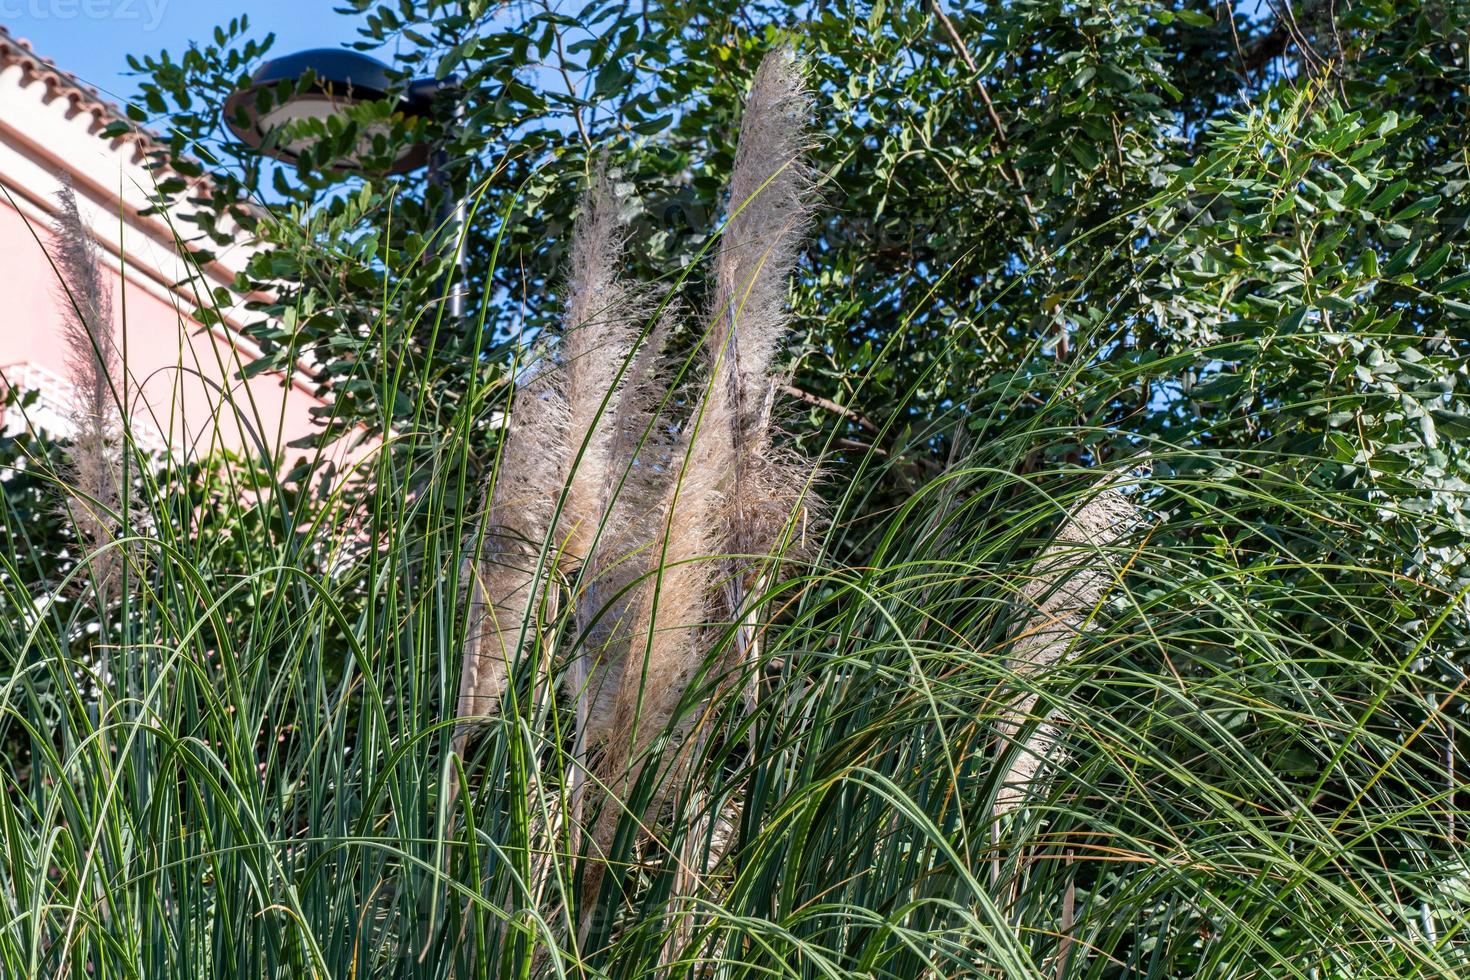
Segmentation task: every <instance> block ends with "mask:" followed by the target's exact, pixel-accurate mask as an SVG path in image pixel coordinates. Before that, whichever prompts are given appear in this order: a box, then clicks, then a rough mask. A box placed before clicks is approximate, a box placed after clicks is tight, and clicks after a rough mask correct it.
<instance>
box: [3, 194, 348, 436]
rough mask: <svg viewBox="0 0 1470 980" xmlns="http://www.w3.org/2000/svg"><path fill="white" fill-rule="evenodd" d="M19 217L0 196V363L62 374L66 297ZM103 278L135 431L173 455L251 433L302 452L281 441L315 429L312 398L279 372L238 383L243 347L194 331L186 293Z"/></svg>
mask: <svg viewBox="0 0 1470 980" xmlns="http://www.w3.org/2000/svg"><path fill="white" fill-rule="evenodd" d="M28 221H29V222H31V223H32V224H34V219H29V218H27V217H26V216H23V215H22V214H20V213H19V212H17V211H16V210H15V208H13V207H11V206H10V205H9V203H8V202H5V201H4V200H0V257H3V258H0V297H4V300H3V302H0V368H3V367H5V366H7V365H14V364H22V363H29V364H33V365H36V366H39V367H40V368H42V369H44V370H45V371H48V372H50V373H51V374H54V375H56V376H58V377H61V378H65V377H66V376H67V364H66V354H65V349H64V345H63V341H62V333H61V323H62V318H63V311H64V309H65V307H64V304H65V303H66V299H65V296H64V294H63V293H62V291H61V287H60V284H59V282H58V280H57V277H56V273H55V271H54V270H53V269H52V267H51V265H50V263H49V262H48V261H47V258H46V255H45V254H44V251H43V246H42V244H41V243H43V242H45V241H46V240H47V239H46V236H47V229H45V228H44V227H42V228H35V229H34V233H33V230H32V228H31V227H28ZM38 235H39V237H40V239H41V242H38V241H37V236H38ZM135 274H141V273H135ZM107 276H108V280H109V282H110V285H111V288H112V290H113V306H114V310H115V319H116V321H117V325H116V326H117V330H118V336H119V341H120V344H121V345H122V346H123V349H124V350H125V352H126V364H125V368H126V374H127V376H128V378H129V381H128V387H129V389H130V392H129V398H130V400H131V401H132V402H133V404H132V406H131V411H130V416H131V417H132V419H133V420H134V421H135V423H136V424H137V425H138V427H139V428H140V429H142V430H144V431H145V432H156V434H157V435H158V436H159V437H161V440H162V441H163V442H164V443H165V444H166V445H168V446H169V447H170V448H171V449H173V451H174V452H176V453H180V454H203V453H208V452H210V451H211V450H213V449H217V448H221V447H223V448H228V449H231V450H242V449H251V450H253V449H257V441H256V439H255V438H254V437H252V436H251V435H250V432H251V431H252V430H253V431H254V432H255V433H256V434H258V436H259V439H260V441H262V442H263V443H264V444H265V446H266V447H268V449H269V450H270V451H271V452H272V453H273V454H274V453H276V452H284V453H285V454H286V455H287V456H288V458H294V457H295V456H297V455H300V454H301V453H302V452H303V451H302V450H292V449H287V448H285V447H286V444H287V443H289V442H291V441H292V440H295V439H298V438H300V437H302V436H306V435H309V434H310V433H312V432H313V431H315V427H314V425H313V424H312V422H311V416H310V414H309V412H310V409H311V408H313V407H315V406H318V405H320V404H322V402H321V400H320V399H318V398H316V397H315V396H313V395H312V394H311V392H309V391H308V390H306V389H305V387H304V386H302V385H300V384H298V383H292V382H289V381H287V380H286V379H285V378H283V377H282V376H280V375H272V374H262V375H259V376H257V377H255V378H252V379H251V380H250V381H249V382H244V381H241V380H240V378H239V370H240V368H241V367H243V366H244V364H245V363H248V361H249V359H250V356H251V355H250V353H249V352H248V351H247V352H241V351H238V350H237V349H236V348H235V347H234V346H233V345H232V343H231V342H229V341H228V340H227V339H226V335H225V334H223V333H222V332H219V331H215V332H210V331H204V330H202V328H201V327H200V326H199V324H198V323H197V322H195V321H194V320H192V319H190V318H189V316H188V312H189V308H190V307H189V305H188V304H187V302H186V300H184V299H183V298H182V297H177V296H173V297H170V298H165V296H161V295H158V294H159V293H165V294H166V291H165V290H164V289H162V288H161V287H155V288H152V289H149V288H144V287H142V286H140V285H139V284H138V283H136V282H127V281H125V279H124V277H123V276H122V275H120V274H119V273H118V272H117V271H116V270H113V269H108V270H107ZM166 295H167V294H166ZM139 395H141V397H139ZM334 455H335V454H334Z"/></svg>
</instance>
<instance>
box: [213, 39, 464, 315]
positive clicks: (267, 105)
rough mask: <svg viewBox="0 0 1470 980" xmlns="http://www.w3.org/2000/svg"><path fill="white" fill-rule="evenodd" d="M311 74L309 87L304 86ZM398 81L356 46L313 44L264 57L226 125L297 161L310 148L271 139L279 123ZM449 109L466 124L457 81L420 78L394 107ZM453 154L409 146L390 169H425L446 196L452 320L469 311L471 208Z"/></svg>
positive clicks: (351, 161)
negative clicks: (465, 243)
mask: <svg viewBox="0 0 1470 980" xmlns="http://www.w3.org/2000/svg"><path fill="white" fill-rule="evenodd" d="M308 77H310V79H311V84H310V85H308V86H305V87H304V88H303V85H302V82H303V81H305V80H306V79H307V78H308ZM282 83H288V84H289V85H290V87H291V90H292V94H291V95H290V96H289V97H287V98H286V99H285V100H284V101H282V102H280V103H279V104H277V103H276V102H275V100H274V91H275V89H276V87H277V86H279V85H281V84H282ZM394 89H395V85H394V83H393V78H392V71H391V69H390V68H389V67H388V66H387V65H385V64H383V63H382V62H381V61H378V60H377V59H376V58H372V57H369V56H368V55H365V54H362V53H360V52H356V51H346V50H343V49H340V48H313V49H312V50H309V51H301V52H298V53H296V54H290V55H286V56H284V57H281V58H275V59H272V60H271V61H267V62H266V63H265V64H263V65H261V66H260V67H259V68H258V69H256V71H255V73H254V74H253V75H251V76H250V80H249V81H248V82H246V83H245V85H244V86H242V87H241V88H240V89H238V90H237V91H235V92H234V93H232V94H231V95H230V97H229V98H228V99H227V100H226V101H225V106H224V115H225V125H227V126H228V127H229V128H230V130H231V132H233V133H234V134H235V136H236V137H237V138H238V139H239V140H240V141H241V142H242V143H244V144H246V145H247V146H251V147H254V148H255V149H257V150H259V151H260V152H261V153H263V154H265V155H266V156H269V157H273V158H275V159H277V160H282V161H285V162H288V163H295V162H296V161H297V159H298V158H299V156H300V154H301V152H302V151H303V150H304V149H306V147H305V146H304V145H302V144H300V143H298V142H293V141H280V140H273V139H271V137H272V135H273V134H276V133H277V132H278V131H279V130H280V129H281V128H282V127H284V126H287V125H289V124H290V123H293V122H299V121H302V120H305V119H326V118H329V117H331V116H333V115H337V114H339V113H341V112H342V110H343V109H345V108H347V107H350V106H352V105H356V104H359V103H363V102H377V101H382V100H383V99H388V98H392V97H393V93H394ZM446 102H447V103H450V105H451V108H450V109H449V110H448V111H447V112H446V113H445V116H446V117H447V119H446V121H447V122H449V123H452V124H453V125H454V126H455V127H461V126H463V124H464V103H463V100H462V97H461V91H460V83H459V80H458V79H457V78H456V77H454V76H450V77H449V78H446V79H442V80H441V79H434V78H423V79H416V80H414V81H412V82H410V83H409V84H408V85H407V87H406V88H405V89H404V90H403V94H402V96H401V97H400V99H399V102H398V106H397V109H398V111H399V112H401V113H403V115H404V116H407V117H410V118H413V117H418V118H434V117H435V116H436V115H437V114H438V113H439V112H441V111H442V109H441V107H442V106H443V105H444V104H445V103H446ZM449 162H450V160H449V151H448V149H447V148H446V147H445V144H444V142H443V141H440V142H439V143H438V144H437V145H435V144H430V143H427V142H420V143H411V144H409V145H408V146H406V147H404V148H403V149H402V151H401V152H400V153H399V155H398V156H397V157H396V158H395V159H394V160H393V162H392V164H391V165H390V166H389V167H388V169H387V172H388V173H397V174H404V173H410V172H412V171H414V170H417V169H419V168H420V167H425V166H426V167H427V168H428V177H429V182H430V183H431V184H432V185H433V186H435V187H437V188H439V189H440V192H441V200H440V203H439V208H438V211H437V212H436V219H437V220H436V226H437V230H438V232H439V235H440V239H439V243H438V247H439V249H440V255H441V256H443V255H445V254H446V252H445V250H448V253H447V254H448V255H449V256H450V257H453V256H454V255H456V254H457V255H458V260H457V261H454V262H452V263H451V265H450V267H449V269H448V271H446V272H445V280H444V300H445V303H446V305H447V307H448V312H449V315H450V317H451V319H452V320H454V321H455V322H458V321H460V320H461V318H462V317H463V316H464V299H465V275H464V272H465V257H464V250H463V248H462V247H461V242H460V239H461V237H462V236H463V235H464V231H465V223H466V221H467V218H468V208H467V205H466V202H465V200H464V198H463V197H462V196H461V195H459V194H456V193H455V191H454V187H453V182H452V181H451V179H450V176H449ZM330 166H331V167H332V168H333V169H338V170H343V171H348V172H352V173H359V174H360V173H364V171H363V169H362V167H361V166H359V164H358V161H357V160H356V159H355V158H353V157H343V158H341V159H338V160H334V161H332V162H331V164H330Z"/></svg>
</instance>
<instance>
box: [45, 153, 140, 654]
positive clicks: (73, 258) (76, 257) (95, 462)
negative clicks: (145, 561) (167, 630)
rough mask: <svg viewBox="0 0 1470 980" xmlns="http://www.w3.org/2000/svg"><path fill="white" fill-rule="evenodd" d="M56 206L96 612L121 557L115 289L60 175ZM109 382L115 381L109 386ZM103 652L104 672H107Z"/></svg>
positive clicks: (84, 529) (75, 503) (74, 500)
mask: <svg viewBox="0 0 1470 980" xmlns="http://www.w3.org/2000/svg"><path fill="white" fill-rule="evenodd" d="M56 199H57V202H58V204H59V210H58V212H57V215H56V219H55V223H54V226H53V231H52V236H51V241H52V254H53V256H54V259H55V265H56V271H57V274H58V275H59V276H60V277H61V288H62V291H63V293H64V296H63V309H64V310H65V319H64V321H63V326H62V331H63V338H64V340H65V342H66V353H67V370H68V373H69V375H70V380H71V383H72V388H73V390H74V395H73V399H72V403H71V406H70V408H69V412H68V414H69V416H70V419H69V421H70V422H71V425H72V441H71V449H70V451H69V453H68V457H67V469H68V472H67V474H66V475H67V477H68V481H69V485H68V487H67V497H68V501H67V510H68V513H69V514H70V517H71V520H72V521H73V523H74V524H75V526H76V531H77V537H78V538H79V539H80V540H81V542H82V544H83V546H84V547H85V548H86V550H87V552H88V559H87V560H88V562H89V564H90V572H91V577H92V586H93V590H94V591H95V593H96V598H97V606H98V610H97V611H98V613H99V614H100V613H101V612H102V611H103V609H104V608H105V607H106V605H107V593H108V590H109V589H110V588H111V586H112V583H113V580H114V579H116V578H117V576H118V573H119V571H120V568H121V563H122V558H121V556H120V555H119V554H118V552H117V550H116V549H114V548H109V547H108V545H110V544H112V543H113V541H114V540H116V532H115V529H116V527H117V522H118V511H119V509H120V508H121V506H122V500H123V494H122V479H123V474H122V446H121V439H122V425H121V418H122V417H121V413H120V411H119V408H118V406H119V405H120V404H121V399H122V397H123V392H122V370H121V364H120V359H119V357H118V350H117V340H116V338H115V337H114V335H113V325H112V295H111V291H110V290H109V288H108V286H107V283H106V280H105V279H104V275H103V271H102V258H101V252H100V250H99V249H98V247H97V243H96V242H95V241H94V240H93V238H92V235H91V232H90V231H89V230H88V228H87V225H86V222H85V221H84V220H83V219H82V214H81V210H80V208H79V207H78V205H77V198H76V193H75V191H73V190H72V187H71V184H70V183H69V182H68V181H67V180H65V179H63V180H62V183H61V190H60V191H58V192H57V195H56ZM114 385H116V386H117V387H116V388H114ZM105 661H106V655H105V653H104V655H103V665H102V674H103V676H104V678H105V677H106V673H107V670H106V665H105Z"/></svg>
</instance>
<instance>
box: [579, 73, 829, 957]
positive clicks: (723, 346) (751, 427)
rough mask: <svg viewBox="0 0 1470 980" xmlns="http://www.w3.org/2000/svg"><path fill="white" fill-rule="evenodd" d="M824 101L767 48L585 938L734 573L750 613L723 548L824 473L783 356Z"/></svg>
mask: <svg viewBox="0 0 1470 980" xmlns="http://www.w3.org/2000/svg"><path fill="white" fill-rule="evenodd" d="M810 110H811V105H810V99H809V97H808V96H807V94H806V91H805V88H804V86H803V80H802V72H801V66H800V64H799V63H798V62H797V60H796V58H795V57H794V55H793V54H792V52H791V51H790V50H788V49H785V48H781V49H778V50H775V51H772V52H770V53H769V54H767V55H766V57H765V58H764V59H763V60H762V61H761V64H760V67H759V68H758V69H757V71H756V74H755V78H754V80H753V81H752V84H751V91H750V95H749V96H748V98H747V100H746V104H745V113H744V118H743V119H742V121H741V127H740V139H739V146H738V148H737V151H736V156H735V163H734V167H733V170H732V172H731V178H730V202H729V207H730V210H731V214H730V218H729V220H728V222H727V223H726V226H725V229H724V232H723V234H722V248H721V250H720V253H719V256H718V259H717V261H716V269H715V288H714V298H713V309H712V311H711V325H710V328H709V331H708V332H707V334H706V336H705V338H704V345H703V353H704V361H705V367H706V377H705V379H704V386H703V391H702V394H701V397H700V398H699V399H698V401H697V409H696V411H695V415H694V418H693V419H692V420H691V421H690V424H689V426H688V437H687V440H686V441H684V442H683V444H682V445H679V446H676V451H675V452H674V453H673V456H672V462H673V463H674V464H675V465H674V466H673V467H672V468H673V470H674V471H675V472H676V476H675V478H674V480H673V483H672V485H671V486H670V487H669V488H668V490H667V491H666V494H665V498H664V500H665V502H664V506H663V508H662V513H663V515H664V516H663V527H662V528H661V529H660V533H659V535H658V542H657V546H656V548H655V556H654V557H655V561H656V563H657V564H656V565H655V570H654V573H653V574H652V576H651V579H652V581H651V583H650V587H649V588H648V590H647V593H646V595H645V596H644V597H643V600H642V603H641V605H640V606H639V614H638V619H637V625H636V626H635V627H634V629H633V631H632V639H631V642H630V644H629V654H628V660H627V663H626V664H625V665H624V668H623V672H622V678H621V683H620V684H619V687H618V692H617V696H616V699H615V701H614V705H613V712H612V718H611V723H610V737H609V741H608V743H607V745H606V747H605V750H604V753H603V757H602V772H603V776H604V780H603V781H604V783H605V785H607V786H608V787H609V790H610V793H609V798H608V799H607V800H606V801H605V802H604V804H603V807H602V810H601V812H600V813H599V815H598V820H597V823H596V825H595V826H594V828H593V833H592V843H593V846H594V848H595V852H596V853H594V854H593V858H594V860H593V861H592V863H591V864H589V866H588V867H587V869H586V871H585V872H584V873H583V896H582V902H583V909H584V919H583V924H582V932H583V938H584V939H585V937H586V933H587V930H588V925H589V923H590V916H591V915H592V913H593V910H594V909H595V907H596V901H597V896H598V893H599V891H600V889H601V885H602V880H603V874H604V870H603V863H602V861H601V860H598V859H600V858H606V857H607V854H608V851H609V850H610V848H611V846H612V843H613V839H614V836H615V834H616V830H617V824H618V819H619V817H620V816H621V810H622V802H621V801H622V800H623V799H624V798H625V797H626V796H627V794H628V791H629V790H630V789H631V788H632V787H633V786H635V785H636V784H637V782H638V781H639V779H640V777H641V776H642V774H643V770H644V768H645V766H646V765H647V763H648V761H649V759H648V754H649V750H650V749H651V748H652V746H653V743H654V741H655V739H656V738H657V737H658V736H659V735H660V734H661V733H662V732H663V731H664V730H665V728H666V727H667V726H668V723H669V722H670V720H671V719H672V718H673V716H674V714H675V712H676V711H677V709H678V706H679V704H680V702H681V701H682V700H683V699H684V697H685V696H686V694H687V691H688V688H689V686H690V684H691V683H692V682H693V681H694V680H695V674H696V672H697V671H698V670H699V668H700V666H701V665H702V663H703V660H704V656H703V654H704V643H703V642H702V641H703V639H704V638H705V636H706V634H707V632H708V630H709V629H710V626H709V624H710V623H711V622H712V621H713V620H714V619H715V618H716V616H715V613H716V605H715V596H716V594H717V592H718V586H719V585H720V580H721V579H723V580H724V591H725V601H724V606H725V611H727V612H728V613H729V614H730V615H732V616H740V617H742V618H744V617H746V616H747V615H748V614H747V611H746V610H745V609H744V608H743V606H744V582H743V577H744V570H743V568H742V567H741V566H740V565H739V564H737V563H731V562H728V561H719V562H717V561H716V560H715V558H714V556H717V555H722V554H723V555H732V554H733V555H752V554H761V553H765V552H766V551H768V550H769V549H771V548H772V546H773V545H774V544H775V543H776V542H777V539H778V536H779V534H780V531H781V529H782V528H783V527H785V526H786V524H787V522H788V521H789V520H790V517H791V515H792V513H793V510H794V508H795V507H796V506H797V504H798V502H799V501H800V498H801V494H802V492H803V491H804V489H805V486H806V484H807V482H808V481H809V479H810V475H811V470H812V466H811V464H810V463H805V462H803V461H799V460H796V458H795V457H794V456H792V457H783V456H782V454H781V453H780V452H779V451H778V450H776V448H775V446H774V441H773V431H772V429H773V426H772V401H773V396H774V391H775V387H776V385H775V381H776V379H775V378H774V377H773V364H774V362H775V358H776V354H777V353H778V352H779V350H780V347H781V345H782V343H783V342H784V341H785V339H786V336H787V333H788V328H789V322H790V318H789V314H788V313H787V310H786V296H787V292H788V290H789V288H790V277H791V273H792V270H793V269H794V267H795V264H796V260H797V257H798V255H799V247H800V243H801V239H802V236H803V235H804V233H805V229H806V220H807V217H808V215H809V214H810V212H811V203H810V200H809V197H810V191H811V187H812V177H811V173H810V171H809V169H808V167H807V166H806V164H805V163H804V161H803V159H802V154H803V151H804V149H805V146H806V140H807V135H806V124H807V119H808V116H809V114H810ZM717 564H718V565H722V566H724V567H723V568H717V567H716V565H717ZM752 632H753V631H747V630H746V629H744V628H742V629H741V630H740V634H741V636H740V638H739V642H738V647H739V651H738V652H739V655H740V657H741V658H742V659H745V658H748V657H749V656H750V655H751V652H752V641H751V637H750V635H749V633H752Z"/></svg>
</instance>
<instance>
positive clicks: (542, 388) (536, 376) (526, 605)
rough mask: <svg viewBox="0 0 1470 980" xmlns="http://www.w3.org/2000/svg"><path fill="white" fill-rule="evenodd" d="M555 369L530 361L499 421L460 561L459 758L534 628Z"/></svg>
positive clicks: (551, 504)
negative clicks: (484, 493) (479, 506)
mask: <svg viewBox="0 0 1470 980" xmlns="http://www.w3.org/2000/svg"><path fill="white" fill-rule="evenodd" d="M554 373H555V370H554V368H552V367H549V366H547V365H546V364H544V363H536V364H534V365H533V366H532V367H531V369H530V370H529V372H528V376H527V378H526V380H525V381H523V383H522V385H521V387H520V389H519V390H518V391H517V392H516V394H515V397H514V398H513V399H512V400H511V408H510V412H509V413H508V415H507V418H506V421H505V432H504V436H503V441H502V443H501V448H500V462H499V466H498V467H497V470H496V475H495V485H494V488H493V490H492V492H491V493H490V498H489V501H488V504H487V507H486V513H485V525H486V526H485V534H484V550H483V552H482V553H481V554H479V555H474V556H471V557H470V559H468V560H467V561H466V563H465V567H466V572H467V575H466V578H467V579H468V582H469V585H468V588H469V610H468V612H469V623H468V628H467V629H468V631H467V634H466V638H465V649H464V657H463V664H462V667H461V672H460V681H459V700H458V706H457V711H456V716H457V717H458V718H459V719H460V723H459V725H458V726H457V727H456V729H455V733H454V739H453V751H454V752H455V754H457V755H461V756H462V755H463V753H464V747H465V744H466V743H467V742H468V740H469V731H470V729H469V726H470V725H471V724H472V723H473V719H475V718H477V717H484V716H485V715H488V714H490V713H492V712H493V711H495V710H496V708H497V707H498V706H499V703H500V696H501V695H502V694H503V693H504V692H505V687H506V683H507V681H508V680H509V676H510V667H511V665H512V664H514V663H515V662H516V657H517V655H518V654H519V652H520V650H521V647H522V645H523V643H524V640H525V638H526V637H527V636H529V635H531V631H532V630H534V629H535V628H536V623H535V617H534V615H533V613H534V609H533V604H534V602H535V599H536V597H537V596H538V595H539V594H540V591H541V589H540V585H541V580H540V579H539V578H538V576H537V574H536V565H537V561H538V557H539V548H540V542H541V541H542V540H544V538H545V535H546V533H547V528H548V525H549V523H550V520H551V515H552V512H553V510H554V508H555V504H556V496H557V493H558V492H559V488H560V486H561V480H562V473H563V470H564V459H563V458H562V455H561V453H560V452H559V449H560V447H561V446H562V445H563V444H564V443H563V441H562V440H560V439H557V438H555V437H556V435H557V434H558V433H559V432H562V431H564V430H565V428H566V417H567V416H566V406H565V404H564V401H563V399H562V397H561V394H560V392H559V391H558V390H557V387H556V385H555V383H554Z"/></svg>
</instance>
